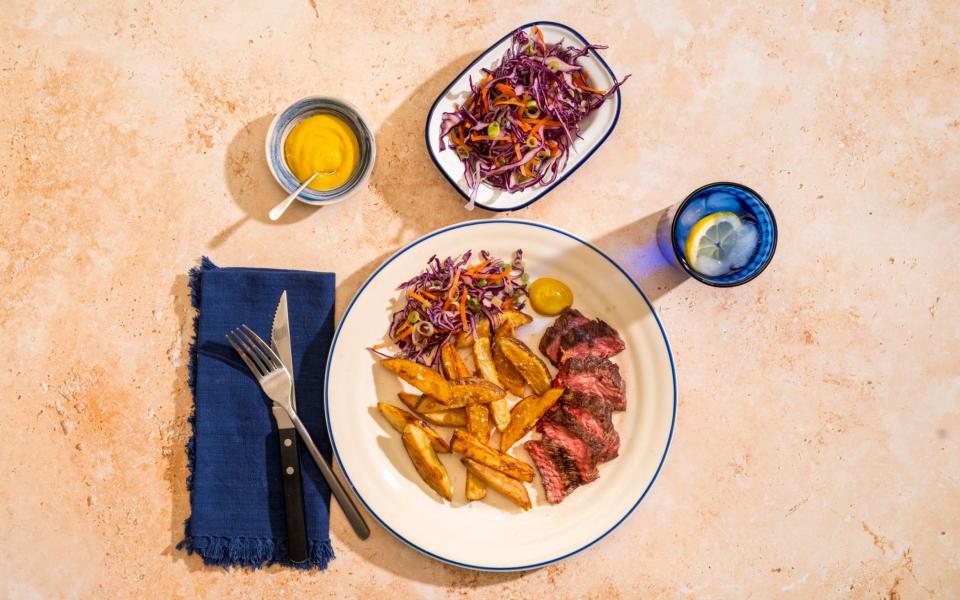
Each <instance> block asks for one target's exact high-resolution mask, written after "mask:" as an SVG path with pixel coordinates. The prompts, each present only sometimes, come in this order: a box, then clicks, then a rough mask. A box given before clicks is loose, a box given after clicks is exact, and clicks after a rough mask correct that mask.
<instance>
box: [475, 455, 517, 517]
mask: <svg viewBox="0 0 960 600" xmlns="http://www.w3.org/2000/svg"><path fill="white" fill-rule="evenodd" d="M460 462H462V463H463V464H464V466H465V467H467V472H468V474H473V475H476V476H477V477H478V478H479V479H482V480H483V482H484V483H486V484H487V485H489V486H490V487H491V488H493V489H495V490H496V491H498V492H500V493H501V494H503V495H504V496H506V497H507V498H509V499H510V500H511V501H512V502H513V503H514V504H516V505H517V506H519V507H520V508H522V509H523V510H530V508H531V507H532V506H533V505H532V504H531V503H530V495H529V494H527V488H526V487H525V486H524V485H523V484H522V483H520V482H519V481H517V480H516V479H512V478H510V477H507V476H506V475H504V474H503V473H501V472H500V471H497V470H494V469H491V468H490V467H487V466H485V465H482V464H480V463H479V462H477V461H475V460H471V459H469V458H466V457H464V458H461V459H460Z"/></svg>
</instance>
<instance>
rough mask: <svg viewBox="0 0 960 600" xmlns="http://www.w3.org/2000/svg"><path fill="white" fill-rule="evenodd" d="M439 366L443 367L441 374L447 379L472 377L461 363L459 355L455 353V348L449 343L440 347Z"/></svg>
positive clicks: (464, 364) (461, 359)
mask: <svg viewBox="0 0 960 600" xmlns="http://www.w3.org/2000/svg"><path fill="white" fill-rule="evenodd" d="M440 364H441V365H443V373H444V374H445V375H446V376H447V379H461V378H463V377H470V376H471V375H473V373H471V372H470V369H468V368H467V365H466V363H464V362H463V358H462V357H461V356H460V353H459V352H457V348H456V347H455V346H454V345H453V344H451V343H449V342H447V343H446V344H444V345H443V346H440Z"/></svg>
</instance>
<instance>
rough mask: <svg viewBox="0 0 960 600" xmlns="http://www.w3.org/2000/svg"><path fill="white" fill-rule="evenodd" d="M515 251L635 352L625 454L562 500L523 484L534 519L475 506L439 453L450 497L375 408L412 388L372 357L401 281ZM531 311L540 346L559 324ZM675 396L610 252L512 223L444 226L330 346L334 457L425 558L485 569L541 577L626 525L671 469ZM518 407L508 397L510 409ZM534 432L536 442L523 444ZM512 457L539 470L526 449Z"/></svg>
mask: <svg viewBox="0 0 960 600" xmlns="http://www.w3.org/2000/svg"><path fill="white" fill-rule="evenodd" d="M518 248H520V249H522V250H523V260H524V265H525V268H526V272H528V273H529V274H530V276H531V277H532V278H537V277H544V276H550V277H556V278H558V279H561V280H562V281H564V282H566V283H567V284H568V285H569V286H570V287H571V289H572V290H573V293H574V307H575V308H577V309H578V310H580V311H581V312H583V314H584V315H586V316H589V317H592V318H601V319H603V320H605V321H606V322H608V323H609V324H610V325H612V326H613V327H614V328H616V329H617V330H618V331H619V332H620V335H621V336H622V337H623V339H624V341H625V342H626V350H624V351H623V352H621V353H620V354H618V355H617V356H616V357H614V359H613V360H614V362H616V363H617V365H618V366H619V367H620V371H621V374H622V377H623V379H624V381H625V382H626V388H627V409H626V410H625V411H623V412H618V413H615V414H614V425H615V427H616V429H617V431H618V432H619V434H620V440H621V444H620V453H619V456H618V457H617V458H615V459H613V460H611V461H609V462H606V463H603V464H601V465H599V471H600V477H599V479H598V480H596V481H594V482H592V483H589V484H587V485H584V486H581V487H579V488H577V489H576V490H574V491H573V492H572V493H571V494H570V495H569V496H568V497H566V498H565V499H564V500H563V501H562V502H560V503H559V504H550V503H548V502H547V500H546V497H545V493H544V491H543V487H542V484H541V482H540V479H539V475H537V477H536V478H535V479H534V481H533V483H531V484H527V489H528V493H529V494H530V497H531V500H532V503H533V507H532V508H531V509H530V510H527V511H523V510H521V509H520V508H518V507H516V506H515V505H513V504H511V503H510V502H509V501H508V500H507V499H506V498H504V497H503V496H500V495H498V494H497V493H496V492H495V491H493V490H489V491H488V492H487V496H486V498H485V499H483V500H481V501H474V502H467V500H466V499H465V496H464V483H465V480H466V475H465V472H464V468H463V465H462V464H461V463H460V461H459V457H458V456H455V455H453V454H442V455H440V458H441V461H442V462H443V463H444V466H445V467H446V469H447V472H448V473H449V476H450V479H451V482H452V484H453V501H452V502H445V501H443V500H441V499H440V497H439V496H438V495H437V494H436V493H435V492H434V491H432V490H431V489H430V488H429V487H427V485H426V484H425V483H424V482H423V481H422V480H421V479H420V477H419V476H418V475H417V472H416V470H415V469H414V466H413V464H412V463H411V461H410V458H409V457H408V456H407V454H406V452H405V450H404V447H403V443H402V441H401V439H400V435H399V433H397V432H396V431H395V430H393V429H392V428H391V427H390V425H389V424H388V423H387V422H386V421H385V420H384V419H383V417H382V416H381V415H380V413H379V412H378V411H377V408H376V404H377V402H378V401H382V402H387V403H390V404H394V405H396V406H398V407H403V405H402V404H401V403H400V402H399V400H398V397H397V393H398V392H401V391H407V392H415V390H414V389H413V388H411V387H410V386H408V385H407V384H406V383H404V382H402V381H400V380H399V379H398V378H397V377H396V376H394V375H393V374H392V373H389V372H388V371H387V370H386V369H385V368H383V367H382V366H380V365H379V364H378V358H377V356H376V355H375V354H374V353H372V352H371V351H369V350H368V348H369V347H370V346H373V345H374V344H377V343H379V342H381V341H382V340H384V339H385V336H386V330H387V328H388V326H389V323H390V317H391V314H392V312H393V310H395V308H396V307H397V305H398V303H399V302H402V300H401V298H400V294H399V292H398V291H397V286H398V285H399V284H400V283H401V282H403V281H406V280H408V279H409V278H411V277H413V276H415V275H416V274H418V273H420V272H421V271H422V270H423V269H424V268H425V266H426V264H427V261H428V260H429V259H430V258H431V257H432V256H434V255H437V256H438V257H440V259H441V260H443V258H445V257H446V256H459V255H460V254H462V253H463V252H465V251H467V250H473V251H474V252H475V253H476V252H479V251H480V250H488V251H489V252H491V253H492V254H493V255H494V256H497V257H503V258H509V257H511V256H513V253H514V252H515V251H516V250H517V249H518ZM527 312H531V311H529V310H528V311H527ZM531 314H532V313H531ZM534 316H535V319H534V321H533V323H531V324H530V325H526V326H524V327H522V328H520V329H518V330H517V336H518V337H519V338H520V339H521V340H523V341H524V342H526V343H527V345H528V346H530V348H531V349H534V351H536V348H537V345H538V343H539V340H540V337H541V335H542V333H543V331H544V330H545V329H546V327H547V326H548V325H549V324H550V323H551V322H552V321H553V319H552V318H548V317H540V316H536V315H534ZM553 372H554V370H553V369H552V368H551V373H553ZM676 390H677V388H676V375H675V371H674V366H673V358H672V356H671V353H670V345H669V343H668V342H667V337H666V334H665V333H664V330H663V327H662V325H661V324H660V320H659V319H658V317H657V315H656V313H655V311H654V309H653V306H652V305H651V304H650V302H649V300H647V298H646V296H644V294H643V292H642V291H641V290H640V288H639V286H637V284H636V283H635V282H634V281H633V280H632V279H631V278H630V276H629V275H627V273H626V272H625V271H624V270H623V269H622V268H621V267H620V266H619V265H617V263H616V262H614V261H613V259H611V258H610V257H609V256H607V255H606V254H604V253H603V252H602V251H601V250H599V249H598V248H596V247H594V246H593V245H591V244H590V243H588V242H586V241H584V240H582V239H580V238H578V237H576V236H575V235H573V234H571V233H568V232H565V231H562V230H560V229H556V228H554V227H550V226H548V225H543V224H540V223H533V222H529V221H517V220H506V219H497V220H481V221H470V222H466V223H461V224H458V225H452V226H449V227H446V228H443V229H440V230H437V231H435V232H433V233H430V234H428V235H426V236H424V237H422V238H420V239H418V240H416V241H414V242H411V243H410V244H408V245H407V246H405V247H403V248H402V249H400V250H399V251H398V252H397V253H396V254H394V255H393V256H392V257H390V258H389V259H387V260H386V261H385V262H384V263H383V264H382V265H381V266H380V267H379V268H378V269H377V270H376V271H374V273H373V274H372V275H371V276H370V278H369V279H367V281H366V282H365V283H364V284H363V286H362V287H361V288H360V291H359V292H357V294H356V296H354V298H353V300H352V301H351V302H350V304H349V306H348V307H347V309H346V312H345V313H344V315H343V318H342V319H341V321H340V324H339V326H338V327H337V331H336V334H335V336H334V339H333V343H332V345H331V348H330V355H329V360H328V362H327V370H326V377H325V391H326V400H325V401H326V410H327V428H328V432H329V435H330V440H331V442H332V445H333V450H334V453H335V455H336V457H337V460H338V461H339V462H340V466H341V469H342V471H343V473H344V475H345V476H346V478H347V480H348V481H349V482H350V484H351V485H352V486H353V488H354V491H355V492H356V495H357V497H358V498H359V499H360V501H361V502H362V503H363V505H364V506H365V507H366V508H367V510H368V511H369V513H370V514H371V515H373V517H374V518H375V519H376V520H377V521H379V522H380V524H381V525H383V527H384V528H386V529H387V530H388V531H390V532H391V533H392V534H393V535H395V536H397V537H398V538H399V539H401V540H402V541H404V542H405V543H407V544H409V545H410V546H411V547H413V548H415V549H417V550H419V551H420V552H423V553H424V554H426V555H428V556H431V557H433V558H435V559H437V560H440V561H443V562H445V563H449V564H451V565H456V566H460V567H466V568H470V569H479V570H486V571H517V570H525V569H533V568H536V567H540V566H543V565H547V564H550V563H553V562H556V561H559V560H562V559H564V558H567V557H569V556H572V555H574V554H576V553H578V552H581V551H583V550H585V549H586V548H589V547H590V546H591V545H593V544H594V543H596V542H598V541H599V540H600V539H602V538H603V537H604V536H606V535H607V534H608V533H610V532H611V531H612V530H613V529H614V528H616V527H617V526H618V525H619V524H621V523H622V522H623V521H624V519H626V518H627V517H628V516H629V515H630V513H631V512H633V510H634V509H635V508H636V507H637V505H638V504H639V503H640V502H641V501H642V500H643V498H644V496H646V494H647V493H648V492H649V490H650V489H651V486H652V485H653V482H654V480H655V479H656V477H657V475H658V473H659V472H660V469H661V467H662V466H663V463H664V459H665V458H666V454H667V448H668V447H669V445H670V439H671V436H672V434H673V427H674V422H675V418H676V407H677V391H676ZM518 400H519V399H517V398H511V403H513V402H516V401H518ZM436 429H437V431H438V432H439V433H441V435H444V436H445V437H446V438H448V439H449V436H450V435H452V430H451V429H449V428H443V427H436ZM494 436H496V433H495V434H494ZM538 436H539V434H537V433H531V434H528V436H527V438H535V437H538ZM527 438H525V439H527ZM494 439H496V438H494ZM510 452H511V453H512V454H513V455H514V456H516V457H518V458H520V459H522V460H525V461H527V462H532V461H531V460H530V457H529V455H528V454H527V452H526V450H524V449H523V440H521V442H518V443H517V444H516V445H515V446H514V447H513V448H512V449H511V450H510Z"/></svg>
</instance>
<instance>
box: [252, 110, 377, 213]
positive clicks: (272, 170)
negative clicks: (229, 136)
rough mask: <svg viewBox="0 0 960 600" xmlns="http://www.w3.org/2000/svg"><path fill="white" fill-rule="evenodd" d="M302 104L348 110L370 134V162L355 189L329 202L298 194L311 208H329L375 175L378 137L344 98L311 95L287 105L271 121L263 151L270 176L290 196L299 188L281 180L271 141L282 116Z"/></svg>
mask: <svg viewBox="0 0 960 600" xmlns="http://www.w3.org/2000/svg"><path fill="white" fill-rule="evenodd" d="M300 103H308V104H310V105H312V106H324V105H328V104H337V105H340V106H342V107H344V108H346V109H347V110H348V111H350V112H352V113H353V114H354V116H356V117H357V120H359V121H360V123H361V124H362V125H363V126H364V128H365V129H366V133H369V135H370V160H369V162H368V163H367V167H366V169H364V172H363V173H362V174H361V176H360V179H359V180H358V181H357V183H356V185H354V186H353V188H351V189H350V190H348V191H347V192H344V193H342V194H340V195H338V196H335V197H334V198H331V199H328V200H315V199H312V198H304V197H303V196H302V193H303V192H301V193H300V194H297V198H296V199H297V201H299V202H303V203H304V204H309V205H310V206H328V205H331V204H337V203H338V202H343V201H344V200H346V199H347V198H349V197H350V196H352V195H353V194H355V193H356V192H358V191H359V190H360V188H361V187H363V186H364V185H365V184H366V183H367V181H368V180H369V179H370V175H371V174H372V173H373V165H374V163H375V162H376V159H377V142H376V136H375V135H374V133H373V130H372V129H371V128H370V125H369V123H368V122H367V120H366V119H365V118H364V116H363V113H361V112H360V110H359V109H357V107H356V106H355V105H354V104H353V103H352V102H349V101H347V100H344V99H343V98H340V97H338V96H322V95H319V94H310V95H307V96H303V97H302V98H298V99H297V100H294V101H293V102H290V103H289V104H287V105H285V106H284V107H283V108H281V109H280V110H279V111H277V113H276V114H275V115H274V116H273V119H271V121H270V125H269V126H268V127H267V133H266V135H265V136H264V140H263V149H264V158H265V159H266V161H267V168H268V169H270V174H271V175H273V179H274V180H275V181H276V182H277V185H279V186H280V187H281V188H282V189H283V190H285V191H286V192H287V193H288V194H290V193H293V191H294V190H295V189H297V188H288V187H287V186H286V185H284V183H283V180H282V179H280V174H279V173H277V167H276V165H275V164H274V162H273V160H271V156H272V155H271V152H270V141H271V140H272V139H273V137H274V136H275V135H276V133H277V124H278V123H279V121H280V116H281V115H283V114H284V113H286V112H287V111H288V110H290V109H291V108H293V107H294V106H295V105H297V104H300ZM288 168H289V167H288Z"/></svg>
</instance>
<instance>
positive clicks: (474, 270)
mask: <svg viewBox="0 0 960 600" xmlns="http://www.w3.org/2000/svg"><path fill="white" fill-rule="evenodd" d="M492 260H493V259H491V258H488V259H487V260H485V261H483V262H482V263H480V264H479V265H475V266H473V267H470V268H469V269H467V275H476V274H477V273H478V272H479V271H480V269H482V268H484V267H485V266H487V265H489V264H490V261H492Z"/></svg>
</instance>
